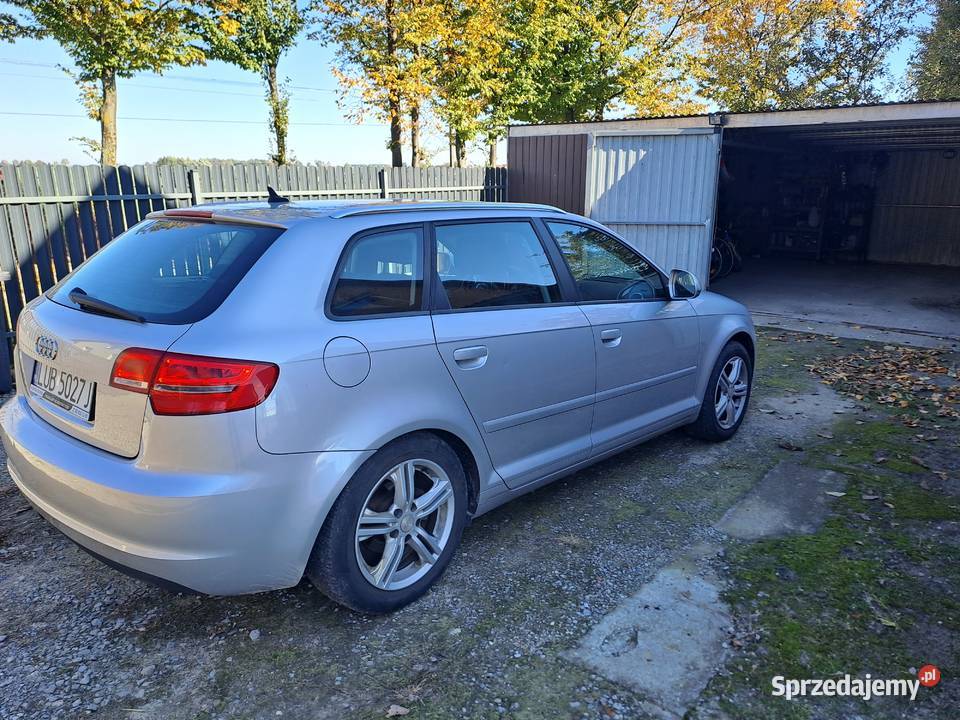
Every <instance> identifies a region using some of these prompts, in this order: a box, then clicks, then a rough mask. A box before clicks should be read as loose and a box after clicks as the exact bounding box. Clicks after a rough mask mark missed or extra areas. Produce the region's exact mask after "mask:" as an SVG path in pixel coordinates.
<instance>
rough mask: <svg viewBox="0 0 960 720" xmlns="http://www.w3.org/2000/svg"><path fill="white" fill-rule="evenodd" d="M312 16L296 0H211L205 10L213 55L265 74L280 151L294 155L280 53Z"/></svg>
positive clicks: (203, 26) (282, 157) (203, 28)
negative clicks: (289, 143) (290, 146)
mask: <svg viewBox="0 0 960 720" xmlns="http://www.w3.org/2000/svg"><path fill="white" fill-rule="evenodd" d="M309 23H310V17H309V15H308V14H307V12H305V11H303V10H301V9H300V8H298V7H297V2H296V0H208V2H207V3H205V4H204V6H202V9H201V11H200V16H199V27H200V33H201V34H202V36H203V37H204V39H205V40H206V42H207V46H208V49H207V52H208V54H209V55H210V57H213V58H216V59H218V60H223V61H225V62H228V63H231V64H233V65H237V66H238V67H241V68H244V69H245V70H250V71H252V72H255V73H257V74H258V75H260V78H261V79H262V80H263V84H264V88H265V91H266V99H267V104H268V106H269V108H270V127H271V130H272V133H273V145H274V153H273V155H272V156H271V159H272V160H273V161H274V162H276V163H278V164H280V165H283V164H285V163H286V162H287V161H288V159H289V158H288V151H287V131H288V129H289V104H290V98H289V94H288V93H287V91H286V88H285V87H284V83H283V81H281V80H280V78H279V76H278V72H277V70H278V67H279V64H280V58H281V57H282V56H283V55H284V53H286V52H287V51H288V50H289V49H290V48H291V47H293V46H294V45H295V44H296V42H297V38H298V37H299V36H300V34H301V33H302V32H303V31H304V30H305V29H306V28H307V26H308V25H309Z"/></svg>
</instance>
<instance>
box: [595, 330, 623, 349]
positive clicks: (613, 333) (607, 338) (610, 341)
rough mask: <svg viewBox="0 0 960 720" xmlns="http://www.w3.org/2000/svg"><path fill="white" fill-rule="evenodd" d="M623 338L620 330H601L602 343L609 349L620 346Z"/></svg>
mask: <svg viewBox="0 0 960 720" xmlns="http://www.w3.org/2000/svg"><path fill="white" fill-rule="evenodd" d="M622 337H623V335H622V334H621V332H620V330H619V328H611V329H610V330H601V331H600V342H602V343H603V344H604V345H606V346H607V347H616V346H617V345H619V344H620V340H621V338H622Z"/></svg>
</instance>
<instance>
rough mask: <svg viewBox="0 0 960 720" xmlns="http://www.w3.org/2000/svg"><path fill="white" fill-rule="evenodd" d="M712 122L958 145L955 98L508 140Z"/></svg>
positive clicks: (816, 137)
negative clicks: (719, 121)
mask: <svg viewBox="0 0 960 720" xmlns="http://www.w3.org/2000/svg"><path fill="white" fill-rule="evenodd" d="M718 119H721V121H722V124H723V127H724V128H725V130H737V131H738V132H737V133H736V134H737V135H741V134H749V135H753V136H754V137H756V136H759V135H761V134H762V135H765V136H767V137H768V138H769V137H770V134H771V133H775V134H776V135H777V136H778V137H777V139H778V140H779V141H780V142H784V143H786V142H790V141H802V142H809V143H815V144H818V145H823V146H828V147H829V146H837V145H843V146H844V147H845V148H851V146H853V147H856V148H857V149H864V150H874V149H888V150H894V149H942V148H957V147H960V100H949V101H936V102H902V103H884V104H876V105H849V106H844V107H830V108H814V109H806V110H771V111H766V112H746V113H715V114H709V115H687V116H682V117H669V118H637V119H623V120H602V121H598V122H583V123H555V124H544V125H513V126H511V127H510V137H530V136H540V135H576V134H581V133H594V134H623V133H631V132H642V133H645V132H671V131H682V130H684V129H688V128H702V127H704V126H709V125H711V124H716V123H717V121H718ZM711 120H712V122H711Z"/></svg>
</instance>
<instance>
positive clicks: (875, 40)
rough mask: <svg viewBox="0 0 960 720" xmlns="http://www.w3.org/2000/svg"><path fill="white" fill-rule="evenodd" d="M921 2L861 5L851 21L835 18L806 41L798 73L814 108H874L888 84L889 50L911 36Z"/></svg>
mask: <svg viewBox="0 0 960 720" xmlns="http://www.w3.org/2000/svg"><path fill="white" fill-rule="evenodd" d="M923 5H924V2H923V0H863V2H862V4H861V5H860V6H859V8H858V9H857V15H856V19H855V20H854V21H853V22H852V23H851V22H845V21H844V18H843V17H835V18H834V19H833V21H832V22H829V21H828V22H827V23H826V28H825V31H824V32H823V33H822V35H821V34H818V35H815V36H814V37H811V38H809V39H808V41H807V43H806V47H805V50H804V54H803V57H802V60H801V63H800V67H799V72H800V73H806V75H807V77H808V78H810V79H812V80H813V82H812V83H811V86H810V98H809V103H810V104H812V105H817V106H824V105H849V104H857V103H871V102H879V101H880V100H882V99H883V97H884V91H885V90H888V89H889V88H888V87H884V83H885V82H886V83H889V78H890V73H889V67H888V64H887V60H888V58H889V55H890V52H891V50H893V49H894V48H895V47H897V46H898V45H899V44H900V43H902V42H904V41H905V40H906V39H907V38H908V37H910V35H911V34H912V28H913V23H914V21H915V20H916V17H917V15H918V14H919V12H920V10H921V9H922V7H923Z"/></svg>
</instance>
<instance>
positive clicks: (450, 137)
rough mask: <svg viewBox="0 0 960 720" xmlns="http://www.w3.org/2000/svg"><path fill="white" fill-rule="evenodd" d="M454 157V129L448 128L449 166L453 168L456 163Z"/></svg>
mask: <svg viewBox="0 0 960 720" xmlns="http://www.w3.org/2000/svg"><path fill="white" fill-rule="evenodd" d="M453 157H454V149H453V128H452V127H448V128H447V165H449V166H450V167H453V162H454V160H453Z"/></svg>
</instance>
